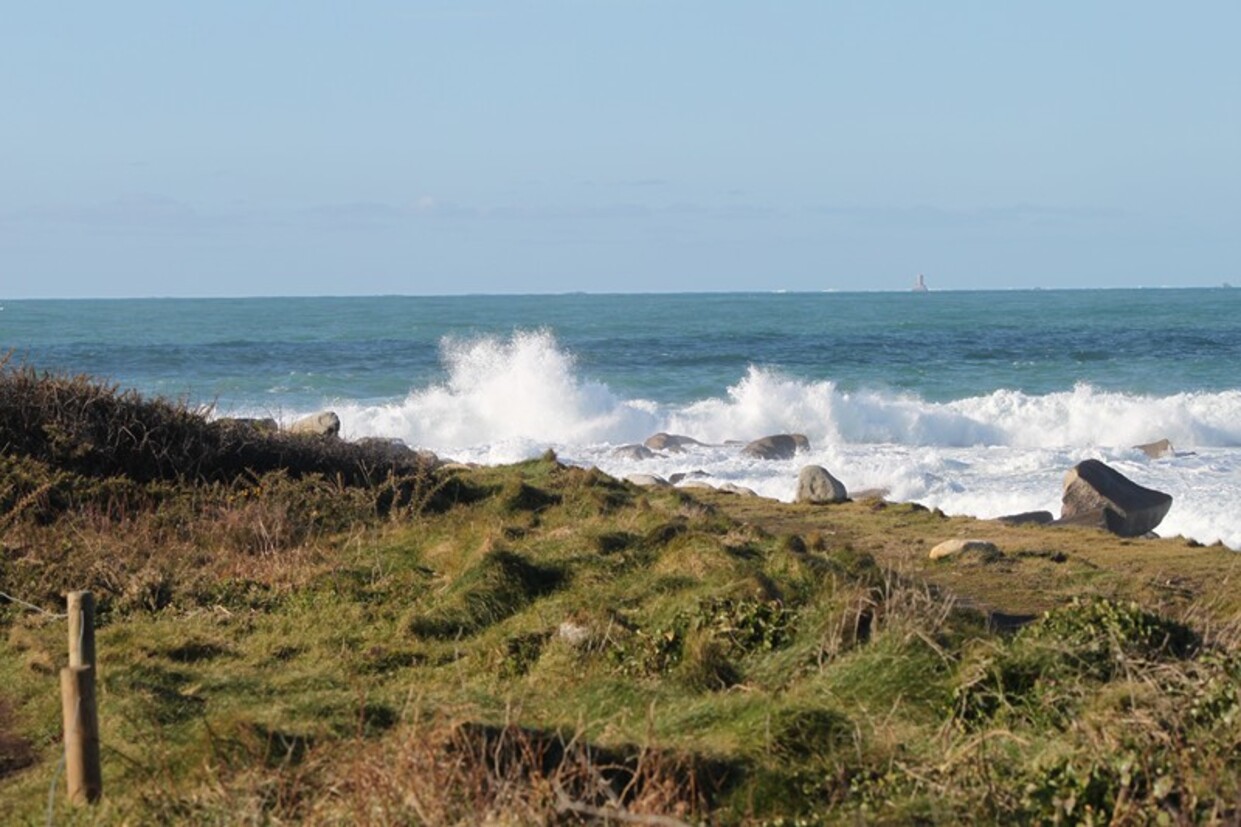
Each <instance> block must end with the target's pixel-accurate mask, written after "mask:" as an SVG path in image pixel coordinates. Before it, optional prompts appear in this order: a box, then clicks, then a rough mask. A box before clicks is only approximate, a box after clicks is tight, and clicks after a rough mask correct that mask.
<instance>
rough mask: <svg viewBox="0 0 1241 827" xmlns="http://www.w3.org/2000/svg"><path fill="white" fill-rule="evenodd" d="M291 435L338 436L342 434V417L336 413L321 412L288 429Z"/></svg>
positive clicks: (297, 422)
mask: <svg viewBox="0 0 1241 827" xmlns="http://www.w3.org/2000/svg"><path fill="white" fill-rule="evenodd" d="M287 430H288V432H289V433H291V434H306V435H309V436H338V435H339V434H340V417H339V416H337V415H336V413H335V412H334V411H320V412H319V413H317V414H311V415H310V416H307V417H305V418H303V419H299V420H297V421H296V422H294V423H293V424H292V425H290V426H289V427H288V429H287Z"/></svg>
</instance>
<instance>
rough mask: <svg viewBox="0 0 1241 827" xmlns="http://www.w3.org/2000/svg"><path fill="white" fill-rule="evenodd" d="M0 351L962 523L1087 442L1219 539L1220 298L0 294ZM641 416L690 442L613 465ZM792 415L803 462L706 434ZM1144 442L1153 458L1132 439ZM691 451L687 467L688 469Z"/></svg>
mask: <svg viewBox="0 0 1241 827" xmlns="http://www.w3.org/2000/svg"><path fill="white" fill-rule="evenodd" d="M0 305H2V306H3V310H0V350H2V351H6V352H11V354H12V355H11V357H10V358H11V359H12V360H13V361H16V362H24V363H27V364H30V365H33V366H35V367H37V368H40V369H47V370H55V371H64V372H70V373H89V374H92V375H95V376H98V377H101V378H105V379H107V380H109V381H112V382H115V383H117V384H119V385H122V386H124V387H134V388H137V389H139V390H141V391H143V392H146V393H152V394H160V395H164V396H169V397H174V398H183V399H187V400H188V401H189V402H191V403H192V404H196V405H210V406H212V407H213V410H214V411H216V412H217V413H218V414H221V415H222V414H244V415H264V416H266V415H273V416H276V417H278V418H281V419H286V420H287V419H291V418H293V417H295V416H297V415H299V414H302V413H306V412H309V411H313V410H318V409H322V408H332V409H333V410H336V411H337V412H338V413H339V414H340V416H341V418H342V422H343V430H344V433H345V435H346V436H347V437H356V436H365V435H380V436H390V437H395V438H401V439H404V440H405V441H406V442H409V443H410V444H413V445H418V446H420V447H427V448H430V449H432V450H435V451H437V452H439V453H441V454H443V455H447V456H451V457H453V458H457V459H466V460H473V461H482V462H503V461H510V460H514V459H519V458H522V457H524V456H529V455H532V454H536V453H539V452H541V451H542V450H544V449H545V448H547V447H554V448H555V449H556V450H557V451H558V452H559V453H560V454H561V456H562V457H563V458H565V459H566V460H569V461H575V462H580V463H582V464H596V465H599V466H600V467H602V468H604V469H605V470H608V471H610V472H612V473H616V474H626V473H633V472H636V471H641V472H643V473H657V474H669V473H672V472H674V471H678V470H680V471H684V470H703V471H706V472H707V473H709V474H711V476H712V477H713V478H714V479H715V480H717V481H721V482H723V481H729V482H736V483H738V484H743V485H748V486H749V487H752V488H754V489H755V490H757V491H759V492H760V493H763V494H767V495H770V496H777V497H781V498H784V499H787V498H789V497H791V496H792V478H795V475H796V470H797V466H799V465H801V464H805V463H806V462H817V463H819V464H823V465H826V466H827V467H828V468H830V469H831V470H832V471H833V473H835V474H836V475H837V476H838V477H840V478H841V479H842V480H844V481H845V483H846V485H849V486H850V487H851V488H860V487H872V486H880V487H885V488H888V489H889V490H890V491H891V492H892V495H893V496H894V497H897V498H901V499H913V500H918V501H921V502H924V503H926V504H928V505H935V506H939V507H941V508H944V510H946V511H949V512H956V513H969V514H975V515H978V516H996V515H997V514H1000V513H1005V512H1009V511H1018V510H1028V509H1032V508H1049V509H1051V510H1054V509H1055V506H1056V504H1057V502H1058V497H1059V478H1060V476H1062V475H1063V472H1064V470H1066V469H1067V467H1069V466H1070V465H1071V464H1072V463H1073V462H1075V461H1078V460H1079V459H1082V458H1085V457H1088V456H1095V457H1099V458H1101V459H1104V460H1105V461H1108V462H1110V463H1112V464H1114V465H1116V466H1117V467H1119V468H1121V470H1122V471H1124V472H1125V473H1127V474H1129V475H1130V476H1132V477H1133V478H1134V479H1136V480H1138V481H1139V482H1142V483H1143V484H1147V485H1151V486H1153V487H1157V488H1162V489H1163V490H1168V491H1170V492H1171V493H1173V495H1174V496H1175V497H1177V500H1176V504H1175V505H1174V507H1173V511H1172V512H1171V513H1170V514H1169V517H1168V519H1167V520H1166V521H1165V523H1164V526H1162V527H1161V531H1162V532H1164V533H1169V532H1170V533H1184V534H1186V535H1188V536H1193V537H1195V538H1197V539H1201V540H1204V541H1213V540H1215V539H1222V540H1224V541H1225V542H1227V543H1229V544H1230V545H1232V546H1233V547H1239V546H1241V289H1227V288H1219V289H1185V290H1171V289H1169V290H1073V291H1011V292H1008V291H1005V292H931V293H924V294H916V293H787V294H773V293H769V294H759V293H754V294H692V295H557V296H462V297H436V298H419V297H366V298H269V299H150V300H80V301H5V300H0ZM657 431H674V432H678V433H685V434H688V435H690V436H694V437H696V438H698V439H701V440H703V441H704V442H710V443H716V444H717V445H716V447H709V448H704V449H703V450H702V451H700V452H699V453H698V454H696V455H692V456H684V455H682V456H670V457H657V458H655V459H653V460H647V461H643V462H639V461H636V460H626V459H621V458H619V457H617V456H615V455H614V454H613V450H614V449H615V447H616V446H618V445H621V444H625V443H629V442H638V441H641V440H642V439H644V438H645V437H646V436H648V435H650V434H651V433H655V432H657ZM788 431H798V432H801V433H805V434H807V435H808V436H809V437H810V439H811V443H812V449H811V452H810V454H808V455H806V456H803V457H799V458H798V459H797V460H796V461H793V462H791V463H757V462H754V461H747V460H743V459H741V458H739V457H738V456H737V455H736V452H735V450H733V449H730V448H726V447H724V446H723V445H722V443H723V442H725V441H726V440H748V439H752V438H754V437H757V436H762V435H764V434H768V433H779V432H788ZM1161 438H1169V439H1171V440H1172V442H1173V443H1174V445H1175V446H1176V448H1177V450H1178V452H1179V456H1176V457H1170V458H1165V459H1161V460H1150V459H1148V458H1146V457H1145V456H1144V455H1142V454H1140V452H1135V451H1134V450H1133V448H1132V446H1133V445H1136V444H1138V443H1141V442H1148V441H1153V440H1156V439H1161ZM691 465H692V466H693V467H692V468H690V467H689V466H691Z"/></svg>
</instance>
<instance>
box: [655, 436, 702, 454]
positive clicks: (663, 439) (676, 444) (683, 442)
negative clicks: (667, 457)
mask: <svg viewBox="0 0 1241 827" xmlns="http://www.w3.org/2000/svg"><path fill="white" fill-rule="evenodd" d="M642 444H643V445H645V446H646V447H647V448H650V449H651V450H652V451H668V452H669V453H673V454H679V453H681V452H682V451H684V450H685V448H686V447H687V446H691V445H702V443H701V442H699V441H698V440H696V439H694V438H693V437H690V436H680V435H679V434H665V433H658V434H655V435H654V436H650V437H647V439H646V442H644V443H642Z"/></svg>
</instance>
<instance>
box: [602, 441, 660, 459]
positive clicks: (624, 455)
mask: <svg viewBox="0 0 1241 827" xmlns="http://www.w3.org/2000/svg"><path fill="white" fill-rule="evenodd" d="M612 456H614V457H616V458H617V459H635V460H643V459H651V458H652V457H654V456H655V452H654V451H652V450H651V449H650V448H647V447H646V446H645V445H638V444H636V443H635V444H633V445H621V446H620V447H618V448H615V449H613V450H612Z"/></svg>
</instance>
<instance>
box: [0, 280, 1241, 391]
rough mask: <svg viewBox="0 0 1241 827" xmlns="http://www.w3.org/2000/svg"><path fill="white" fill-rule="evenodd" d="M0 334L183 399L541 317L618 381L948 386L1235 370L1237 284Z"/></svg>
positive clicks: (1140, 385)
mask: <svg viewBox="0 0 1241 827" xmlns="http://www.w3.org/2000/svg"><path fill="white" fill-rule="evenodd" d="M2 304H3V305H4V310H3V311H0V350H3V351H11V352H12V353H13V358H14V359H15V360H17V361H21V362H26V363H29V364H31V365H34V366H36V367H38V368H40V369H47V370H55V371H64V372H70V373H89V374H92V375H96V376H100V377H105V378H108V379H110V380H111V381H114V382H116V383H118V384H121V385H124V386H127V387H129V386H132V387H136V388H139V389H141V390H143V391H146V392H154V393H159V394H162V395H167V396H173V397H187V398H190V399H191V400H193V401H196V402H211V401H218V402H222V403H226V404H229V405H245V404H252V403H263V404H271V403H272V402H273V400H274V401H276V402H278V403H279V404H283V405H288V406H291V407H295V408H297V407H306V406H308V405H313V404H316V403H318V402H319V401H321V400H323V399H333V398H345V399H355V400H369V401H375V400H381V399H387V398H399V397H401V396H403V395H404V394H405V393H407V392H408V391H409V390H410V389H411V388H416V387H422V386H424V385H426V384H428V383H433V382H439V381H443V380H444V378H445V375H444V366H443V364H442V361H441V358H440V346H441V343H442V342H443V341H444V340H445V338H446V337H452V338H457V339H470V338H475V337H479V336H484V335H498V336H508V335H511V334H512V333H513V332H514V331H519V330H539V329H546V330H550V331H551V332H552V333H553V334H554V335H555V337H556V339H557V340H558V342H559V343H560V346H561V347H562V348H564V349H565V350H567V351H568V352H569V353H571V354H573V356H574V357H576V359H577V362H578V366H579V369H580V371H581V373H582V374H583V375H584V376H587V377H589V378H591V379H592V380H597V381H600V382H603V383H606V384H607V385H608V386H609V387H611V388H612V389H613V390H614V391H615V392H617V393H618V394H620V395H622V396H626V397H641V398H649V399H655V400H658V401H661V402H668V403H685V402H688V401H692V400H694V399H701V398H706V397H711V396H717V395H719V394H720V393H721V392H722V391H723V389H725V388H727V387H728V386H729V385H731V384H733V383H735V382H736V381H737V380H738V379H739V377H741V376H742V375H743V374H744V373H745V371H746V369H747V367H748V366H750V365H758V366H762V367H769V368H776V369H778V370H780V371H782V372H783V373H785V374H787V375H789V376H791V377H794V378H797V379H802V380H821V379H831V380H834V381H835V382H836V383H837V384H838V385H839V386H840V387H841V388H843V389H851V388H853V389H856V388H879V389H890V390H898V391H908V392H911V393H914V394H917V395H918V396H921V397H923V398H925V399H927V400H935V401H945V400H950V399H958V398H962V397H968V396H976V395H981V394H986V393H989V392H991V391H993V390H995V389H997V388H1009V389H1015V390H1021V391H1024V392H1027V393H1032V394H1042V393H1049V392H1054V391H1060V390H1066V389H1069V388H1072V387H1073V386H1074V385H1075V384H1077V383H1081V382H1085V383H1089V384H1091V385H1092V386H1094V387H1096V388H1099V389H1104V390H1115V391H1124V392H1131V393H1139V394H1154V395H1168V394H1172V393H1177V392H1182V391H1218V390H1224V389H1229V388H1236V387H1241V375H1239V372H1238V367H1237V366H1238V365H1241V290H1229V289H1201V290H1081V291H1020V292H949V293H929V294H914V293H816V294H707V295H701V294H695V295H639V296H626V295H607V296H596V295H560V296H465V297H440V298H418V297H366V298H290V299H279V298H273V299H233V300H230V299H151V300H83V301H6V302H2Z"/></svg>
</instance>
